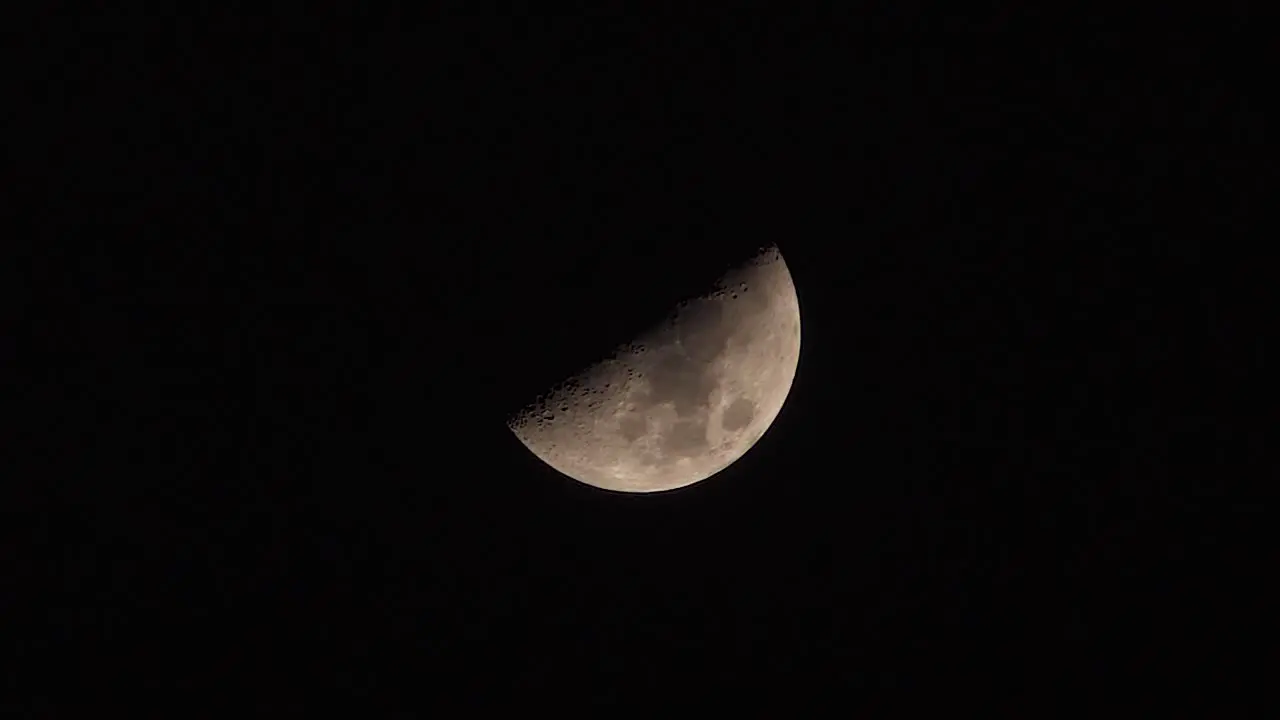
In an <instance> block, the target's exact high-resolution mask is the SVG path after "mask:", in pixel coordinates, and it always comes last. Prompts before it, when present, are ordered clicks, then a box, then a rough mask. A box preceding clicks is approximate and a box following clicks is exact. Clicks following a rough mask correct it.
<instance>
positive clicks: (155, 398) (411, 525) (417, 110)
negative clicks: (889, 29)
mask: <svg viewBox="0 0 1280 720" xmlns="http://www.w3.org/2000/svg"><path fill="white" fill-rule="evenodd" d="M601 22H602V21H601V20H599V19H597V20H595V21H592V22H585V21H584V22H579V23H570V22H559V23H548V24H545V25H544V24H533V23H530V24H528V25H523V24H519V23H502V24H498V23H488V22H474V23H459V24H458V25H457V26H456V27H455V26H452V25H451V26H449V27H448V29H447V30H445V31H441V32H433V33H422V34H418V35H397V36H395V37H390V36H376V37H375V36H364V35H359V34H354V35H352V36H350V37H348V38H347V39H343V40H337V39H335V38H336V37H338V36H337V35H335V34H333V33H328V32H326V33H321V32H318V31H316V32H303V31H297V32H291V33H283V34H267V33H263V32H257V31H252V30H245V31H243V32H239V33H235V34H232V33H231V32H230V31H225V30H215V31H206V32H205V33H204V35H203V36H202V37H199V38H195V37H194V36H189V35H183V34H179V35H168V34H161V33H151V32H141V31H139V32H132V33H130V32H89V33H86V34H85V35H84V37H83V38H82V39H80V40H79V41H78V42H77V43H74V44H72V45H70V46H68V47H67V48H66V49H59V50H58V51H57V52H54V53H52V54H50V57H51V58H52V59H51V61H50V62H48V63H47V64H45V65H41V73H42V74H43V77H44V78H45V79H46V80H47V82H43V83H34V84H33V85H32V86H31V87H30V88H28V89H27V90H28V91H29V93H30V96H31V98H32V100H31V103H30V107H32V108H34V109H35V113H33V117H34V118H35V119H36V120H37V123H36V124H35V125H34V126H33V128H32V133H31V134H30V135H29V136H24V137H25V138H26V139H25V140H22V141H20V142H15V143H14V149H15V151H16V152H15V153H14V154H15V157H17V158H18V160H19V169H20V170H21V172H22V173H23V174H24V175H23V178H24V179H23V182H21V183H20V187H19V189H18V192H17V195H16V196H17V197H18V199H19V208H20V209H21V210H23V211H24V212H28V213H30V214H31V215H32V216H33V217H35V218H36V219H37V222H36V225H35V227H36V228H37V230H38V232H37V233H36V237H37V238H38V239H39V241H40V242H41V243H43V248H44V250H43V253H42V254H41V258H42V259H44V258H46V257H47V258H48V259H50V260H51V261H52V262H51V263H50V264H48V265H47V266H46V265H41V266H40V267H41V269H40V270H39V273H40V274H37V275H33V277H37V278H44V277H48V278H51V279H50V280H49V281H47V282H46V281H37V282H35V283H33V286H34V288H35V289H36V291H37V296H39V298H40V303H41V304H39V305H38V307H40V308H41V310H38V311H34V312H32V313H31V314H30V316H29V317H30V319H31V321H32V325H33V327H35V328H36V329H38V331H39V334H40V336H41V337H42V338H44V341H45V343H46V344H47V345H48V347H47V348H44V349H47V350H52V351H53V355H51V356H49V357H52V358H54V359H53V360H48V359H45V360H41V361H40V362H39V363H36V364H34V367H37V368H38V369H37V370H36V371H35V373H34V375H33V376H32V382H31V383H29V385H30V387H32V388H34V389H35V391H36V392H37V394H38V396H39V398H40V400H41V403H40V404H41V407H42V410H40V411H38V412H36V413H35V414H34V415H32V418H33V420H32V422H30V423H28V426H29V427H30V428H32V429H34V431H35V432H36V433H38V434H39V435H40V436H41V437H42V438H49V437H53V438H55V440H54V442H53V444H52V445H51V446H50V445H47V444H44V443H45V442H46V441H44V440H42V442H41V444H32V445H31V447H40V448H48V451H47V452H46V451H45V450H43V449H42V450H40V455H41V458H42V459H44V460H47V461H50V462H51V463H52V464H51V465H50V468H51V469H49V470H46V471H44V472H42V473H41V474H39V475H38V476H35V477H33V478H32V481H31V482H25V481H24V482H22V483H20V488H21V493H22V495H21V502H20V503H19V504H16V505H13V507H17V508H19V509H20V513H19V514H20V515H21V518H22V519H21V521H20V523H19V524H18V527H19V528H20V530H19V532H20V540H21V543H20V545H19V547H20V548H22V550H21V552H19V553H18V561H19V569H18V570H17V572H16V573H15V574H13V575H12V577H14V578H23V579H24V580H23V582H22V583H15V585H20V586H25V587H28V588H35V592H33V593H32V594H31V599H32V602H31V603H30V606H29V610H30V618H31V623H30V627H31V628H32V629H33V631H34V636H38V637H39V638H40V640H39V641H33V642H32V643H31V644H30V645H29V646H27V645H24V646H23V650H22V652H23V654H24V664H25V667H26V668H27V669H28V671H29V675H30V677H31V678H32V683H33V684H32V685H31V686H30V687H37V686H39V682H38V681H37V680H36V678H39V677H42V676H44V675H45V671H55V672H58V673H60V674H61V676H63V677H65V675H66V674H67V673H75V674H76V675H80V674H81V671H84V676H85V677H89V678H93V680H92V681H91V682H92V683H94V684H95V685H98V686H101V687H103V688H111V687H118V682H119V680H120V678H118V677H117V675H120V676H123V677H125V678H128V680H126V684H128V683H129V682H141V684H143V685H146V686H152V687H195V688H216V687H222V688H235V689H244V690H246V691H251V692H260V691H262V689H263V688H264V687H271V688H277V689H278V688H284V687H295V686H296V687H317V686H321V687H333V688H337V689H339V690H341V689H344V688H355V689H357V690H359V689H362V688H365V689H367V688H374V687H376V688H383V687H388V686H391V687H398V688H415V689H417V690H418V691H420V692H423V693H426V694H430V692H433V691H435V690H437V689H457V688H458V687H471V686H474V687H484V688H489V690H490V691H496V692H499V693H506V692H508V691H514V692H517V693H535V694H536V693H539V692H547V693H551V694H553V695H554V694H557V693H565V694H568V695H570V696H572V695H573V693H579V694H582V693H586V694H591V693H594V692H596V691H598V690H602V689H604V688H628V690H627V692H633V693H641V694H644V693H649V692H650V691H651V690H652V689H655V688H659V687H667V686H669V685H668V683H669V682H670V681H671V680H674V681H676V682H679V683H692V684H693V685H695V686H699V687H704V688H737V689H742V688H745V687H752V688H755V689H757V690H761V691H778V692H788V691H791V690H794V689H796V688H799V687H814V686H818V687H823V688H833V689H840V690H842V691H849V690H856V689H858V688H869V687H877V686H882V685H886V684H888V685H901V686H911V685H923V686H927V687H939V686H941V685H943V684H946V685H950V684H953V683H954V684H971V683H975V682H976V683H977V684H979V685H991V686H1004V687H1010V688H1029V689H1031V690H1033V691H1041V690H1047V689H1049V688H1057V689H1073V690H1081V691H1085V690H1096V689H1098V688H1100V687H1104V686H1106V685H1108V684H1109V683H1118V684H1122V685H1123V684H1129V683H1132V682H1133V681H1134V680H1137V679H1142V678H1147V677H1153V676H1155V675H1159V674H1161V673H1163V672H1164V671H1165V670H1168V669H1171V668H1172V669H1179V670H1182V671H1184V672H1185V673H1186V677H1190V678H1199V677H1201V675H1200V674H1199V673H1201V670H1202V669H1201V668H1200V666H1199V665H1196V666H1195V667H1194V669H1193V668H1192V666H1191V665H1189V664H1185V663H1184V661H1183V660H1180V659H1179V658H1188V657H1192V656H1194V657H1203V655H1202V654H1201V653H1200V651H1199V650H1197V651H1196V652H1194V653H1193V652H1191V651H1190V648H1193V647H1194V648H1201V647H1217V645H1215V644H1216V643H1222V642H1224V640H1223V637H1222V634H1223V633H1224V632H1225V630H1223V628H1225V626H1226V625H1225V623H1226V618H1225V617H1224V616H1222V615H1220V614H1219V613H1220V611H1221V610H1222V608H1223V607H1224V605H1223V604H1222V603H1223V602H1224V599H1223V598H1222V597H1221V592H1223V591H1222V588H1223V587H1225V585H1224V584H1223V582H1222V577H1223V576H1225V575H1226V574H1229V573H1230V572H1231V571H1232V570H1233V569H1234V568H1233V567H1232V563H1231V562H1228V561H1223V560H1222V557H1224V554H1223V553H1222V552H1221V551H1222V550H1224V549H1225V548H1227V547H1235V546H1236V545H1237V543H1240V546H1241V547H1254V548H1256V547H1257V545H1256V544H1254V545H1249V544H1245V543H1244V540H1245V539H1246V538H1244V537H1243V534H1244V533H1250V532H1252V527H1253V525H1252V523H1253V522H1254V521H1255V520H1256V519H1257V510H1256V509H1253V508H1255V506H1252V505H1248V504H1247V503H1225V504H1224V502H1223V501H1224V500H1226V499H1228V498H1227V495H1226V492H1225V491H1224V490H1222V489H1221V486H1220V485H1219V484H1218V482H1217V478H1219V477H1220V475H1221V472H1220V471H1219V472H1217V473H1215V472H1211V471H1208V470H1206V471H1193V470H1191V468H1194V467H1201V465H1200V463H1207V464H1206V465H1204V467H1217V466H1218V465H1219V464H1221V463H1222V462H1223V461H1224V457H1223V455H1224V454H1226V453H1227V451H1226V450H1225V449H1224V448H1225V446H1226V444H1227V443H1228V442H1231V443H1241V442H1243V444H1244V445H1243V447H1244V448H1245V449H1246V450H1247V449H1249V448H1252V449H1254V450H1259V449H1260V447H1259V445H1258V443H1260V442H1261V440H1260V434H1258V433H1259V431H1258V430H1257V429H1256V426H1255V425H1252V424H1250V423H1248V422H1236V423H1231V422H1223V421H1220V420H1219V419H1215V418H1217V417H1218V416H1217V415H1215V414H1214V412H1213V411H1211V410H1210V408H1211V406H1212V405H1213V403H1214V402H1215V401H1217V400H1219V399H1220V397H1221V393H1223V392H1226V391H1224V390H1222V387H1224V386H1223V385H1222V384H1221V381H1224V380H1225V381H1227V385H1228V386H1231V387H1239V386H1238V385H1234V384H1233V383H1236V382H1238V381H1237V380H1236V378H1243V377H1244V375H1245V374H1246V373H1247V372H1248V370H1249V369H1250V367H1253V365H1251V363H1254V364H1256V363H1260V362H1261V360H1260V357H1261V354H1260V353H1261V349H1260V345H1258V346H1254V345H1249V344H1247V343H1246V344H1244V345H1239V346H1237V345H1234V344H1233V343H1236V342H1238V341H1237V340H1235V339H1232V338H1231V337H1230V336H1231V333H1230V332H1229V331H1230V330H1231V329H1232V321H1228V320H1225V319H1224V313H1225V309H1224V308H1225V303H1226V298H1225V295H1224V294H1223V292H1224V291H1221V290H1218V289H1216V286H1215V284H1214V282H1212V281H1211V279H1210V278H1211V277H1213V273H1214V271H1215V267H1214V265H1213V263H1214V262H1216V261H1212V260H1210V259H1209V258H1210V252H1209V251H1210V250H1211V249H1212V248H1213V246H1214V245H1215V244H1216V243H1220V242H1225V241H1226V240H1227V239H1228V238H1231V237H1239V236H1241V235H1242V234H1243V235H1247V234H1248V228H1247V227H1246V223H1247V222H1248V221H1247V219H1246V218H1247V213H1248V212H1249V211H1250V209H1251V208H1252V207H1253V205H1254V204H1255V203H1256V202H1258V199H1259V197H1260V188H1261V184H1260V183H1258V184H1255V182H1256V181H1254V180H1253V179H1252V178H1254V177H1255V175H1254V174H1253V173H1254V170H1255V168H1254V167H1253V164H1254V160H1253V159H1252V158H1253V155H1252V148H1253V147H1254V145H1255V144H1256V143H1257V142H1259V141H1260V134H1261V127H1262V124H1261V123H1262V120H1261V117H1260V115H1259V113H1260V109H1259V107H1258V102H1259V97H1258V94H1257V92H1253V91H1249V90H1248V89H1247V88H1244V87H1240V86H1235V85H1229V84H1228V83H1226V82H1225V81H1224V80H1223V78H1222V76H1221V75H1220V74H1218V73H1215V72H1211V71H1209V70H1207V69H1206V68H1205V66H1204V62H1203V60H1202V57H1203V53H1202V51H1200V50H1198V49H1196V48H1195V47H1194V46H1192V45H1190V44H1187V43H1181V42H1168V43H1166V42H1161V43H1157V42H1155V41H1154V40H1150V39H1148V40H1146V41H1142V42H1138V41H1133V42H1123V43H1121V42H1105V41H1103V40H1101V39H1097V38H1092V39H1089V40H1084V39H1081V40H1078V41H1077V42H1074V43H1072V44H1070V45H1068V44H1058V43H1048V42H1042V41H1037V42H1025V43H1020V42H1015V41H1014V39H1013V38H1014V37H1015V35H1013V34H1000V33H990V34H986V35H966V36H961V35H948V36H930V37H929V39H927V40H926V39H920V38H917V39H915V40H901V39H899V40H892V41H891V40H889V39H887V38H883V37H881V38H879V39H875V40H869V39H867V38H858V37H856V36H853V35H849V36H841V35H840V34H839V33H837V32H835V31H833V30H830V29H825V30H824V29H822V28H820V27H818V26H817V25H814V26H806V27H805V29H803V30H801V29H800V27H799V26H797V27H796V28H794V29H792V28H782V27H771V24H769V23H754V24H753V23H744V24H743V25H742V27H739V26H738V25H737V24H734V25H733V26H732V27H730V26H725V28H724V29H721V30H720V31H719V32H715V33H702V32H694V31H693V30H692V29H688V30H686V31H684V32H671V31H668V30H667V29H665V26H664V25H663V23H661V22H657V21H655V22H653V23H650V24H645V25H641V24H637V23H633V22H618V23H604V24H603V25H602V24H600V23H601ZM357 36H358V39H352V38H354V37H357ZM772 243H776V244H777V245H778V246H779V248H780V249H781V250H782V252H783V254H784V257H785V258H786V260H787V262H788V263H789V265H790V267H791V270H792V274H793V276H794V278H795V282H796V286H797V289H798V292H799V296H800V302H801V306H802V321H803V326H802V329H803V347H802V354H801V359H800V365H799V371H798V373H797V377H796V382H795V385H794V387H793V389H792V392H791V395H790V397H789V399H788V401H787V404H786V406H785V407H784V409H783V411H782V414H781V415H780V417H779V418H778V420H777V421H776V423H775V424H774V426H773V428H772V429H771V430H770V431H769V432H768V434H767V435H766V436H765V437H764V439H763V440H762V441H761V442H760V443H759V445H758V446H757V447H756V448H755V449H754V450H752V451H751V453H750V454H749V455H748V456H747V457H745V458H744V459H743V460H742V461H741V462H739V463H738V464H736V465H734V466H733V467H731V468H730V469H728V470H726V471H725V472H723V473H721V474H720V475H718V476H716V477H714V478H712V479H710V480H708V481H706V482H704V483H701V484H699V485H697V486H694V487H692V488H689V489H688V490H685V491H681V492H677V493H672V494H669V495H662V496H653V497H631V496H619V495H611V494H605V493H601V492H598V491H595V490H593V489H590V488H588V487H586V486H581V485H578V484H576V483H574V482H573V481H571V480H569V479H567V478H565V477H562V476H559V475H558V474H557V473H555V472H554V471H552V470H550V469H549V468H547V467H545V466H543V465H542V464H541V463H540V462H539V461H537V460H536V459H535V458H534V457H533V456H531V455H530V454H529V453H527V452H526V451H525V450H524V448H523V447H522V446H521V445H520V444H519V443H518V442H517V441H516V440H515V438H514V437H513V436H511V435H510V433H509V432H508V431H507V430H506V429H505V428H504V427H503V419H504V416H505V414H506V413H508V412H510V411H511V410H512V409H514V408H515V406H516V405H518V404H520V403H522V402H524V401H526V400H528V399H530V397H531V395H532V394H534V393H537V392H538V391H539V390H540V389H543V388H545V387H546V386H548V385H550V384H551V383H552V382H554V381H556V380H558V379H560V378H561V377H563V375H564V374H565V373H567V372H570V371H572V370H573V369H575V368H576V367H578V366H580V365H581V364H582V363H585V362H589V361H590V360H592V359H594V357H596V353H599V352H601V351H602V350H603V349H607V348H609V347H611V346H612V345H613V344H615V343H616V342H618V341H622V340H626V339H628V337H630V335H631V333H633V332H635V331H636V330H637V329H640V328H641V327H643V326H644V325H645V323H647V322H648V321H650V320H652V319H654V318H655V317H657V316H658V315H660V314H662V313H663V312H664V311H665V310H666V309H668V308H669V307H670V305H671V303H673V302H674V301H675V300H677V299H680V298H681V297H683V296H686V295H688V294H690V293H693V292H696V291H698V290H699V289H701V288H703V287H704V286H705V285H706V284H707V283H709V282H710V281H711V280H712V279H714V277H715V276H716V274H717V273H718V272H719V271H720V270H723V269H724V268H725V267H726V266H727V264H728V263H730V262H732V260H733V259H735V258H737V257H740V256H741V254H742V253H744V252H746V251H748V250H749V249H751V248H753V247H756V246H758V245H761V244H772ZM1245 286H1246V287H1247V285H1245ZM1241 287H1242V283H1237V284H1236V291H1237V292H1239V291H1240V288H1241ZM1244 292H1251V291H1250V290H1247V289H1246V290H1244ZM45 307H49V308H55V309H57V308H60V309H62V310H63V311H67V312H64V313H61V314H60V315H59V318H60V319H59V320H58V321H57V322H46V321H45V320H43V319H42V318H44V317H46V316H45V314H44V311H43V308H45ZM1235 350H1244V351H1245V353H1246V354H1245V355H1243V356H1240V355H1237V354H1234V351H1235ZM1250 353H1251V354H1250ZM1228 357H1231V358H1233V359H1230V360H1229V359H1228ZM1240 357H1246V358H1253V359H1252V360H1246V361H1240V360H1239V358H1240ZM33 437H34V435H33ZM1239 457H1241V456H1238V455H1237V456H1235V457H1234V458H1232V459H1238V458H1239ZM1244 457H1249V456H1244ZM1224 507H1227V508H1229V509H1230V510H1231V512H1232V514H1231V515H1230V519H1229V521H1228V522H1227V523H1221V522H1220V520H1221V515H1220V514H1218V512H1217V511H1218V510H1221V509H1223V508H1224ZM1210 508H1212V509H1213V512H1212V513H1211V512H1210ZM1211 514H1212V515H1213V518H1214V521H1213V522H1211V521H1210V515H1211ZM1233 557H1234V558H1236V560H1235V562H1239V563H1247V562H1249V561H1246V560H1245V559H1243V557H1242V556H1241V555H1233ZM1238 602H1239V601H1238V600H1236V599H1232V600H1230V601H1229V602H1227V603H1226V604H1227V605H1232V604H1235V605H1234V606H1235V607H1237V608H1239V605H1238V604H1236V603H1238ZM61 648H67V649H66V650H65V651H64V650H62V649H61ZM1232 657H1234V656H1232ZM1223 662H1224V663H1226V665H1220V666H1218V668H1217V670H1211V671H1206V672H1209V673H1210V674H1214V673H1221V674H1222V675H1223V676H1225V677H1238V676H1236V666H1234V665H1231V664H1230V661H1229V660H1224V661H1223ZM1240 662H1244V661H1240ZM1246 664H1247V663H1246ZM125 667H127V668H129V670H127V671H126V670H123V669H122V668H125ZM135 670H136V672H138V673H142V675H135V674H134V672H135ZM140 678H142V679H140ZM584 688H590V690H585V689H584Z"/></svg>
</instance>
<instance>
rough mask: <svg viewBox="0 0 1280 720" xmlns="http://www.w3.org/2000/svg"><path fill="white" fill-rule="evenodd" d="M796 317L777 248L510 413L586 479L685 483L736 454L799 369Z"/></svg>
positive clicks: (630, 484) (765, 421)
mask: <svg viewBox="0 0 1280 720" xmlns="http://www.w3.org/2000/svg"><path fill="white" fill-rule="evenodd" d="M799 350H800V315H799V304H798V301H797V299H796V294H795V286H794V285H793V284H792V280H791V275H790V272H789V271H788V270H787V267H786V264H785V263H784V262H783V261H782V256H781V255H780V254H779V253H778V252H777V249H776V248H768V249H766V250H764V251H763V252H761V254H760V255H759V256H757V257H756V258H754V259H753V260H752V261H751V262H749V263H747V264H745V265H743V266H741V267H739V268H736V269H734V270H732V271H730V272H729V273H727V274H726V275H725V276H724V278H722V279H721V281H720V283H719V284H718V285H717V286H716V289H715V290H714V291H713V292H710V293H708V294H707V295H705V296H703V297H700V298H697V299H695V300H691V301H688V302H685V303H681V304H680V306H679V307H677V308H676V310H675V311H674V312H673V313H672V315H671V316H670V317H669V319H668V321H667V322H665V323H663V324H661V325H659V326H658V327H656V328H654V329H653V330H651V331H649V332H648V333H645V334H644V335H643V336H641V337H640V338H639V339H638V340H637V341H636V342H633V343H630V344H628V345H626V346H624V347H622V348H619V349H618V351H617V352H615V353H614V355H613V356H612V357H611V358H609V359H607V360H604V361H602V362H601V363H598V364H597V365H595V366H593V367H592V368H591V369H589V370H587V371H586V372H584V373H582V374H580V375H579V376H576V377H574V378H571V379H569V380H567V381H565V382H564V383H563V384H561V385H560V386H558V387H557V388H555V389H553V390H552V391H551V392H550V393H548V394H547V396H546V397H544V398H542V399H540V400H539V401H538V402H536V403H534V404H532V405H530V406H528V407H527V408H526V409H525V410H523V411H521V412H520V413H517V415H516V416H515V417H514V418H513V420H512V422H511V424H510V426H511V429H512V431H513V432H514V433H515V434H516V436H517V437H518V438H519V439H520V441H521V442H523V443H524V444H525V446H526V447H528V448H529V449H530V450H531V451H533V452H534V454H536V455H537V456H538V457H539V458H541V459H542V460H543V461H545V462H546V463H547V464H549V465H551V466H552V467H554V468H556V469H557V470H560V471H561V472H563V473H565V474H566V475H569V476H570V477H573V478H575V479H577V480H580V481H582V482H585V483H588V484H591V485H596V486H598V487H602V488H607V489H613V490H623V491H627V492H653V491H657V490H668V489H672V488H676V487H682V486H684V485H689V484H692V483H694V482H697V481H699V480H702V479H704V478H706V477H709V476H710V475H712V474H714V473H716V472H718V471H720V470H722V469H723V468H725V467H726V466H728V465H729V464H731V463H732V462H734V461H735V460H736V459H737V458H739V457H741V456H742V455H743V454H744V453H745V452H747V450H749V449H750V448H751V446H752V445H753V444H754V443H755V442H756V441H757V440H758V439H759V438H760V437H761V435H763V433H764V432H765V430H767V429H768V427H769V425H770V424H771V423H772V422H773V420H774V418H775V417H777V415H778V412H779V410H780V409H781V407H782V404H783V402H784V401H785V399H786V396H787V394H788V391H789V390H790V387H791V382H792V379H793V378H794V376H795V370H796V364H797V361H798V358H799Z"/></svg>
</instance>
